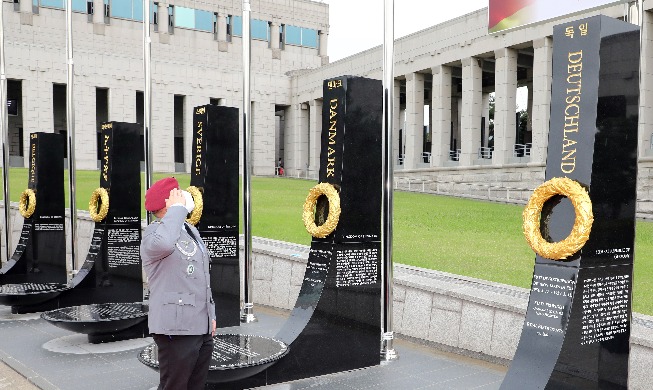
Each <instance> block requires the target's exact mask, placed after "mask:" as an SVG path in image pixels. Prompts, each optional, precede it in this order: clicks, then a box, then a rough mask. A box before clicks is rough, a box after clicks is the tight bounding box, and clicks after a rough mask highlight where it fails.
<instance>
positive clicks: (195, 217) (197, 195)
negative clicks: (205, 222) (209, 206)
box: [186, 186, 204, 226]
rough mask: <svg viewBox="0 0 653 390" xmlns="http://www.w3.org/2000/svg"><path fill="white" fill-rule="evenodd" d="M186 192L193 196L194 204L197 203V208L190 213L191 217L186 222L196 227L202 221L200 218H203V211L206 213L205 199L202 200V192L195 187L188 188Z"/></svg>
mask: <svg viewBox="0 0 653 390" xmlns="http://www.w3.org/2000/svg"><path fill="white" fill-rule="evenodd" d="M186 191H188V192H189V193H190V194H191V195H192V196H193V202H195V208H194V209H193V212H192V213H190V216H189V217H188V218H186V222H188V223H190V224H191V225H193V226H195V225H197V223H198V222H199V221H200V218H202V211H204V198H202V191H201V190H200V189H199V188H197V187H195V186H190V187H188V188H186Z"/></svg>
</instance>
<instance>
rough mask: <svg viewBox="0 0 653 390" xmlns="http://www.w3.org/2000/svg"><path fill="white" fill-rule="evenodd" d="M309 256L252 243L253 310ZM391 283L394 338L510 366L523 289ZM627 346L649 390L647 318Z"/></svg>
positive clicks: (639, 319) (289, 298)
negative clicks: (405, 339)
mask: <svg viewBox="0 0 653 390" xmlns="http://www.w3.org/2000/svg"><path fill="white" fill-rule="evenodd" d="M0 209H1V208H0ZM12 209H13V214H14V217H13V221H12V230H13V233H14V245H15V242H16V241H15V240H17V239H18V233H19V232H20V228H21V226H22V217H21V216H20V214H18V212H17V207H12ZM78 226H79V228H78V235H79V238H78V240H79V243H78V252H79V254H80V256H81V259H80V260H78V262H79V263H80V264H81V262H82V261H83V258H84V257H85V256H86V251H87V250H88V244H89V242H90V234H91V232H92V229H93V222H92V221H91V220H90V218H89V217H88V214H87V213H80V216H79V219H78ZM241 249H242V245H241ZM3 250H4V248H3ZM3 253H4V252H3ZM241 253H242V252H241ZM308 253H309V247H307V246H304V245H296V244H289V243H286V242H282V241H276V240H271V239H266V238H258V237H256V238H254V239H253V255H252V256H253V258H252V260H253V278H254V281H253V285H254V287H253V294H254V303H255V304H256V305H265V306H271V307H275V308H280V309H285V310H290V309H292V308H293V306H294V304H295V300H296V298H297V296H298V294H299V289H300V287H301V283H302V280H303V277H304V271H305V269H306V262H307V259H308ZM3 258H4V256H3ZM394 277H395V288H394V307H393V315H394V330H395V332H396V333H397V337H400V338H402V337H405V338H409V339H412V340H413V341H418V342H421V343H424V344H427V345H431V346H434V347H436V348H438V349H442V350H445V351H450V352H455V353H459V354H463V355H467V356H471V357H476V358H481V359H485V360H488V361H492V362H496V363H502V364H505V365H507V364H509V363H510V360H511V359H512V357H513V355H514V353H515V350H516V349H517V344H518V342H519V337H520V335H521V329H522V326H523V322H524V316H525V314H526V307H527V304H528V296H529V290H527V289H524V288H518V287H513V286H508V285H504V284H499V283H493V282H488V281H485V280H480V279H474V278H469V277H465V276H460V275H454V274H449V273H445V272H440V271H434V270H427V269H422V268H417V267H411V266H407V265H403V264H395V270H394ZM255 311H256V309H255ZM630 346H631V354H630V364H629V367H630V368H629V370H630V373H629V376H630V378H629V386H628V388H629V389H631V390H640V389H641V390H644V389H649V388H650V379H649V375H648V371H649V369H650V367H651V366H653V317H651V316H647V315H643V314H639V313H634V314H633V327H632V333H631V339H630ZM400 353H401V351H400Z"/></svg>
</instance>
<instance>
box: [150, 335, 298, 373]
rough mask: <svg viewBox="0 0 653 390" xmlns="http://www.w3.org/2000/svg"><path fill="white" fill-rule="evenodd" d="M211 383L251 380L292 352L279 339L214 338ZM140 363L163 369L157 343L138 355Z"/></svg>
mask: <svg viewBox="0 0 653 390" xmlns="http://www.w3.org/2000/svg"><path fill="white" fill-rule="evenodd" d="M213 343H214V344H213V354H212V356H211V365H210V366H209V376H208V379H207V382H208V383H227V382H234V381H238V380H242V379H245V378H249V377H251V376H254V375H256V374H258V373H259V372H261V371H263V370H265V369H266V368H268V367H270V366H272V365H273V364H275V363H276V362H277V361H278V360H279V359H281V358H282V357H284V356H285V355H286V354H287V353H288V350H289V349H288V346H287V345H286V344H285V343H283V342H281V341H278V340H275V339H272V338H269V337H263V336H253V335H240V334H218V335H215V337H213ZM138 360H139V361H140V362H141V363H143V364H145V365H146V366H149V367H151V368H153V369H155V370H157V371H158V370H159V362H158V359H157V356H156V344H152V345H150V346H148V347H147V348H145V349H144V350H142V351H141V352H140V353H139V354H138Z"/></svg>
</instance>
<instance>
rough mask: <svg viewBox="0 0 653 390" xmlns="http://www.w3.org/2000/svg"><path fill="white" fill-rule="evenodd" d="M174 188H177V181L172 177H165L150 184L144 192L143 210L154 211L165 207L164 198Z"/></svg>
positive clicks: (166, 197)
mask: <svg viewBox="0 0 653 390" xmlns="http://www.w3.org/2000/svg"><path fill="white" fill-rule="evenodd" d="M175 188H179V182H177V179H175V178H174V177H166V178H165V179H161V180H159V181H157V182H156V183H154V184H152V187H150V188H148V189H147V191H146V192H145V210H147V211H152V212H154V211H159V210H161V209H162V208H164V207H166V199H168V198H169V197H170V191H171V190H174V189H175Z"/></svg>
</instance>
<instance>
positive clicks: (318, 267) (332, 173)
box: [139, 77, 382, 389]
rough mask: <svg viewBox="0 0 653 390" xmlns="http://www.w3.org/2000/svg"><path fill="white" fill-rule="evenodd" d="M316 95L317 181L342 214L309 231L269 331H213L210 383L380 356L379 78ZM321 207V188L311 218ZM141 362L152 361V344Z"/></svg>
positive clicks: (232, 383)
mask: <svg viewBox="0 0 653 390" xmlns="http://www.w3.org/2000/svg"><path fill="white" fill-rule="evenodd" d="M323 101H324V103H323V104H324V106H323V112H322V141H321V144H322V148H321V154H320V176H319V181H320V183H329V184H331V185H333V186H334V187H335V189H336V190H337V191H338V192H339V198H340V208H341V214H340V218H339V222H338V224H337V227H336V228H335V230H334V231H333V232H332V233H330V234H328V235H327V236H326V237H324V238H315V237H314V238H313V241H312V243H311V250H310V253H309V258H308V264H307V266H306V272H305V274H304V280H303V283H302V286H301V289H300V292H299V297H298V298H297V302H296V303H295V308H294V309H293V311H292V313H291V315H290V318H289V319H288V321H287V322H286V323H285V324H284V326H283V327H282V329H281V330H280V331H279V333H278V334H277V335H276V336H275V337H274V338H273V339H269V338H261V337H257V336H248V335H216V336H215V338H214V341H215V346H214V348H213V359H212V362H211V367H210V370H209V378H208V382H209V383H211V384H216V383H219V385H218V386H219V388H220V389H228V388H229V389H243V388H250V387H256V386H262V385H266V384H274V383H280V382H286V381H291V380H295V379H300V378H307V377H311V376H317V375H323V374H328V373H333V372H338V371H344V370H353V369H357V368H362V367H368V366H373V365H377V364H379V363H380V340H381V318H380V315H381V307H380V305H381V274H380V268H381V264H380V250H381V243H380V235H381V189H382V187H381V116H382V86H381V82H380V81H377V80H369V79H365V78H361V77H339V78H335V79H331V80H327V81H325V82H324V100H323ZM328 207H329V206H328V201H327V199H326V197H325V196H320V197H319V198H318V199H317V206H316V208H315V209H316V212H315V222H316V225H318V226H320V225H322V222H323V221H324V220H325V219H326V216H327V215H328ZM284 356H285V357H284ZM139 360H141V362H143V363H145V364H147V365H149V366H151V367H155V368H156V367H157V362H156V356H155V354H154V353H153V351H152V349H151V348H149V349H146V350H144V351H142V352H141V354H140V355H139ZM275 362H276V363H275ZM259 371H260V372H259ZM257 372H258V373H257ZM224 382H229V383H224Z"/></svg>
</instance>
